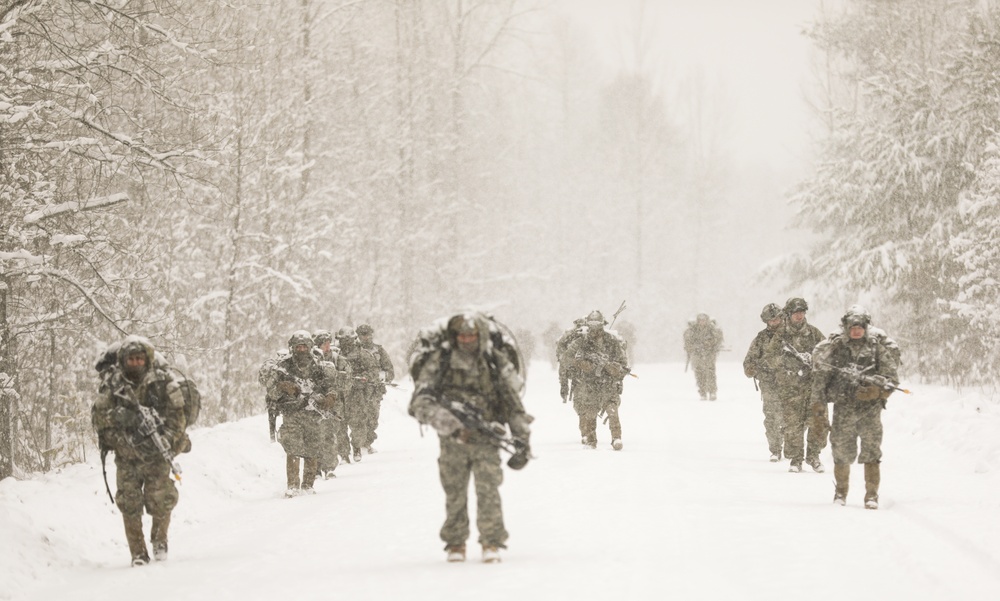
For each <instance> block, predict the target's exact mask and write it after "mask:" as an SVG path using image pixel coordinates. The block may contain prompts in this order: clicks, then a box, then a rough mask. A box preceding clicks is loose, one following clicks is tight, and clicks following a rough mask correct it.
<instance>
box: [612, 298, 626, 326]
mask: <svg viewBox="0 0 1000 601" xmlns="http://www.w3.org/2000/svg"><path fill="white" fill-rule="evenodd" d="M624 310H625V301H622V304H621V305H619V306H618V310H617V311H615V313H614V315H612V316H611V324H610V325H608V327H609V328H610V327H611V326H613V325H615V320H616V319H618V316H619V315H621V314H622V311H624Z"/></svg>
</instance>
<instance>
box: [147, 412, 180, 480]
mask: <svg viewBox="0 0 1000 601" xmlns="http://www.w3.org/2000/svg"><path fill="white" fill-rule="evenodd" d="M165 429H166V422H164V421H163V418H162V417H160V414H159V413H157V412H156V411H155V410H154V409H153V408H152V407H147V406H145V405H139V436H141V437H143V438H147V437H148V438H149V439H150V440H152V441H153V444H154V445H155V446H156V450H157V451H159V452H160V456H161V457H163V459H164V460H166V462H167V463H169V464H170V472H171V473H172V474H173V475H174V480H177V481H178V482H180V481H181V466H180V465H179V464H178V463H177V460H176V459H174V457H175V455H174V451H173V448H172V447H171V444H170V440H169V439H167V436H166V434H164V430H165Z"/></svg>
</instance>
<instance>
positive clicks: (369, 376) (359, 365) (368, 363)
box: [337, 327, 379, 461]
mask: <svg viewBox="0 0 1000 601" xmlns="http://www.w3.org/2000/svg"><path fill="white" fill-rule="evenodd" d="M337 342H338V343H340V354H341V355H342V356H343V357H344V358H345V359H347V361H348V363H350V364H351V389H350V390H349V391H348V392H347V397H346V401H345V403H344V409H345V411H346V413H345V419H346V420H347V426H348V427H349V428H350V437H349V438H347V440H345V441H344V442H342V443H341V446H342V448H345V445H348V446H346V448H345V450H350V451H353V453H352V455H353V457H354V461H361V449H363V448H365V447H367V446H370V445H371V441H372V439H373V438H372V433H371V431H370V427H371V418H370V417H369V416H370V413H371V406H372V402H373V401H372V399H373V398H374V396H375V386H377V385H378V382H379V377H378V372H379V363H378V360H377V359H375V357H373V356H372V354H371V353H369V352H367V351H365V350H364V349H362V348H361V345H360V344H359V343H358V334H357V332H355V331H354V330H352V329H351V328H347V327H344V328H340V330H339V331H338V332H337Z"/></svg>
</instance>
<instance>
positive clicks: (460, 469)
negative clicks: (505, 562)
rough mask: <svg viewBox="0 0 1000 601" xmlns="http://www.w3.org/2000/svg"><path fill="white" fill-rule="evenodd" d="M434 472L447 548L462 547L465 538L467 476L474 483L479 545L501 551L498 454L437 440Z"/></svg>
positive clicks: (491, 448) (490, 449) (482, 446)
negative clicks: (438, 480) (441, 499)
mask: <svg viewBox="0 0 1000 601" xmlns="http://www.w3.org/2000/svg"><path fill="white" fill-rule="evenodd" d="M438 472H439V474H440V477H441V486H442V487H443V488H444V495H445V514H446V515H445V520H444V525H443V526H441V540H443V541H444V542H445V544H446V545H448V546H458V545H464V544H465V541H466V540H467V539H468V538H469V476H472V477H474V479H475V488H476V528H477V529H478V530H479V543H480V544H483V545H492V546H494V547H504V543H505V542H506V541H507V530H506V529H505V528H504V525H503V509H502V507H501V504H500V484H501V483H502V482H503V470H502V468H501V467H500V451H499V449H497V448H496V447H495V446H493V445H492V444H481V443H475V442H470V443H462V442H459V441H456V440H454V439H452V438H448V437H441V455H440V456H439V457H438Z"/></svg>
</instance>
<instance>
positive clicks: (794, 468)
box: [788, 461, 802, 474]
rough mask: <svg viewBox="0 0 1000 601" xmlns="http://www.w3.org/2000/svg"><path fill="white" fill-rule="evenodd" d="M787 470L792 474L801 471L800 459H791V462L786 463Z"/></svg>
mask: <svg viewBox="0 0 1000 601" xmlns="http://www.w3.org/2000/svg"><path fill="white" fill-rule="evenodd" d="M788 471H789V472H791V473H793V474H797V473H799V472H801V471H802V462H801V461H793V462H791V463H790V464H789V465H788Z"/></svg>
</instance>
